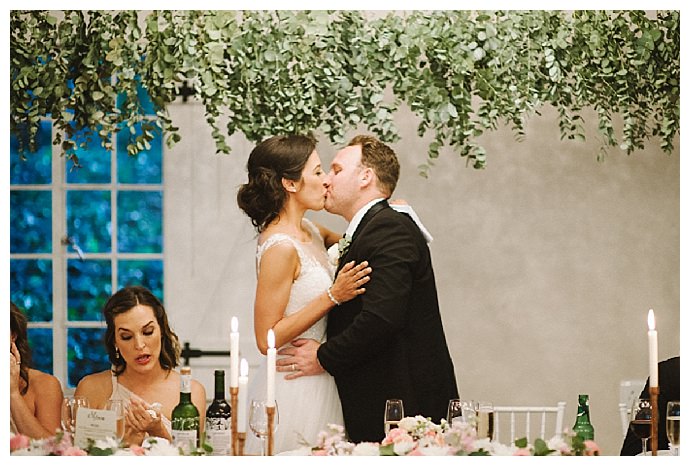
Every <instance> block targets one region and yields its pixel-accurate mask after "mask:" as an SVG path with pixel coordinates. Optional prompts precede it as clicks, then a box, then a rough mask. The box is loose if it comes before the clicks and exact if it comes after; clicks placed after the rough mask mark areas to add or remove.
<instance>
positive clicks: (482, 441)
mask: <svg viewBox="0 0 690 466" xmlns="http://www.w3.org/2000/svg"><path fill="white" fill-rule="evenodd" d="M298 453H299V454H310V455H321V456H332V455H352V456H447V455H456V456H503V455H515V456H583V455H585V456H598V455H599V453H600V449H599V447H598V445H597V444H596V443H595V442H593V441H591V440H582V438H580V437H579V436H577V435H576V434H574V433H572V432H568V431H566V432H564V434H563V435H556V436H554V437H552V438H551V439H549V440H548V441H545V440H543V439H536V440H534V443H529V442H528V440H527V439H526V438H521V439H518V440H516V441H515V443H514V444H512V445H503V444H501V443H498V442H492V441H490V440H489V439H488V438H478V437H477V431H476V429H475V428H474V427H473V426H471V425H469V424H461V425H455V426H450V425H449V424H448V423H447V422H446V421H445V420H444V419H442V420H441V423H440V424H434V423H433V422H431V420H430V419H428V418H424V417H422V416H415V417H406V418H404V419H402V420H401V421H400V424H399V426H398V427H397V428H395V429H391V430H390V432H388V434H387V435H386V438H384V439H383V441H382V442H381V443H374V442H362V443H359V444H355V443H352V442H349V441H348V440H347V439H346V437H345V429H344V428H343V427H342V426H339V425H335V424H331V425H329V430H328V431H325V432H321V433H320V434H319V439H318V443H317V445H315V446H312V447H311V448H310V449H309V448H305V449H303V450H299V451H298Z"/></svg>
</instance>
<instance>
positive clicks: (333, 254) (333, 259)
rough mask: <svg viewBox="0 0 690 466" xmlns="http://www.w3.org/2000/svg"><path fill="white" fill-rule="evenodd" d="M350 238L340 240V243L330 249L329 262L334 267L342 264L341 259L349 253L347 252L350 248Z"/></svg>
mask: <svg viewBox="0 0 690 466" xmlns="http://www.w3.org/2000/svg"><path fill="white" fill-rule="evenodd" d="M350 239H351V238H350V237H349V236H345V237H344V238H340V241H338V242H337V243H335V244H332V245H331V247H330V248H328V251H327V253H328V262H330V263H331V265H333V266H334V267H337V266H338V263H339V262H340V258H341V257H343V256H344V255H345V253H347V250H348V249H349V248H350Z"/></svg>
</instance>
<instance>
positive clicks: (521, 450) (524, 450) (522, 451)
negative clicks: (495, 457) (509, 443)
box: [513, 448, 532, 456]
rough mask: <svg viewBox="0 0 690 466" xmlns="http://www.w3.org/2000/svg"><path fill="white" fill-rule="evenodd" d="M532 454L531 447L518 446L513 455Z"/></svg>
mask: <svg viewBox="0 0 690 466" xmlns="http://www.w3.org/2000/svg"><path fill="white" fill-rule="evenodd" d="M531 455H532V454H531V453H530V451H529V448H518V449H517V450H515V453H513V456H531Z"/></svg>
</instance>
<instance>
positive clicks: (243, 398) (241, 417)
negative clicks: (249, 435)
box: [237, 358, 249, 433]
mask: <svg viewBox="0 0 690 466" xmlns="http://www.w3.org/2000/svg"><path fill="white" fill-rule="evenodd" d="M248 381H249V364H247V360H246V359H244V358H242V362H241V363H240V400H239V403H238V406H237V432H240V433H244V432H247V399H248V398H247V382H248Z"/></svg>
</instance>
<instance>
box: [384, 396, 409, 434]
mask: <svg viewBox="0 0 690 466" xmlns="http://www.w3.org/2000/svg"><path fill="white" fill-rule="evenodd" d="M403 417H405V409H404V408H403V402H402V400H398V399H393V400H386V409H385V411H384V412H383V431H384V433H385V434H386V435H388V432H389V431H390V430H391V429H392V428H395V427H398V424H399V423H400V421H402V418H403Z"/></svg>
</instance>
